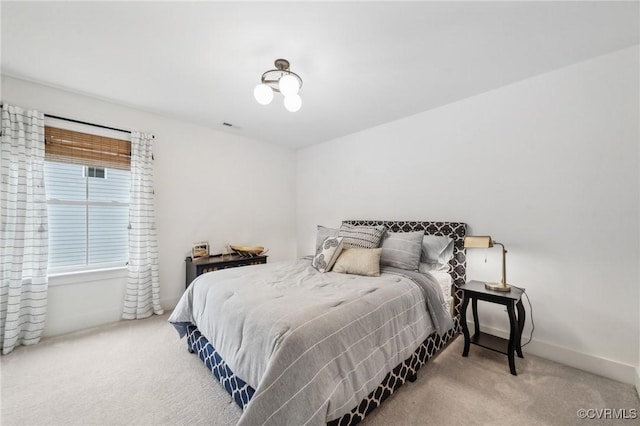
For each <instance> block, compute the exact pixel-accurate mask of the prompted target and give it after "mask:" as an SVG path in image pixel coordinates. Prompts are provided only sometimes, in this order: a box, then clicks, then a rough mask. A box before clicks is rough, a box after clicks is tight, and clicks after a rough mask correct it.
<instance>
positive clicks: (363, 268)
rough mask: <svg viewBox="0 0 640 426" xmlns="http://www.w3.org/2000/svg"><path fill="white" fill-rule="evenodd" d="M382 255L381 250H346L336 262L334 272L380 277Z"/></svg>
mask: <svg viewBox="0 0 640 426" xmlns="http://www.w3.org/2000/svg"><path fill="white" fill-rule="evenodd" d="M381 254H382V249H381V248H376V249H361V248H350V249H347V248H346V249H344V250H342V254H341V255H340V256H339V257H338V260H336V264H335V265H334V266H333V272H339V273H341V274H354V275H364V276H367V277H379V276H380V255H381Z"/></svg>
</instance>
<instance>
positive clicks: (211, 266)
mask: <svg viewBox="0 0 640 426" xmlns="http://www.w3.org/2000/svg"><path fill="white" fill-rule="evenodd" d="M184 261H185V262H186V263H187V280H186V285H185V287H189V284H191V281H193V280H194V279H195V278H196V277H197V276H198V275H202V274H204V273H205V272H211V271H217V270H219V269H227V268H237V267H238V266H247V265H261V264H263V263H267V256H254V257H242V256H240V255H237V254H225V255H224V256H223V255H221V254H217V255H214V256H206V257H201V258H197V259H195V260H194V259H191V257H187V258H186V259H185V260H184Z"/></svg>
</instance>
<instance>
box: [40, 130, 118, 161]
mask: <svg viewBox="0 0 640 426" xmlns="http://www.w3.org/2000/svg"><path fill="white" fill-rule="evenodd" d="M44 139H45V142H46V146H45V159H46V160H48V161H57V162H61V163H73V164H82V165H85V166H92V167H107V168H112V169H125V170H129V169H130V167H131V142H129V141H126V140H123V139H115V138H109V137H105V136H97V135H91V134H88V133H82V132H77V131H74V130H65V129H59V128H57V127H50V126H45V129H44Z"/></svg>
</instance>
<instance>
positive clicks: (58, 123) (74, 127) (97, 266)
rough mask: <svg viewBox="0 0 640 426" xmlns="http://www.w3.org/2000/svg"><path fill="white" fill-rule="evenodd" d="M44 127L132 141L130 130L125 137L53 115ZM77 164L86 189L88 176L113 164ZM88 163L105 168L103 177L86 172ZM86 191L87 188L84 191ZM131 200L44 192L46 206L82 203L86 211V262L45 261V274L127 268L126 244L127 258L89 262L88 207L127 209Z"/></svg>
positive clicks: (80, 272)
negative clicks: (53, 263)
mask: <svg viewBox="0 0 640 426" xmlns="http://www.w3.org/2000/svg"><path fill="white" fill-rule="evenodd" d="M45 127H57V128H60V129H65V130H70V131H74V132H81V133H88V134H92V135H96V136H103V137H107V138H114V139H121V140H127V141H129V142H130V141H131V135H130V134H125V135H126V137H124V136H123V133H122V132H116V131H112V130H108V129H101V128H94V127H92V126H88V125H84V124H79V123H73V122H66V121H64V120H59V119H54V118H49V117H45ZM46 162H54V163H55V162H62V163H64V162H63V161H59V160H56V159H46V158H45V163H46ZM75 164H78V165H80V166H82V167H83V178H84V179H85V181H86V188H87V191H88V188H89V179H108V175H109V171H108V170H107V169H109V168H113V167H109V166H108V165H91V164H82V163H81V162H80V161H79V162H77V163H75ZM90 167H93V168H104V169H105V177H104V178H98V177H95V176H89V173H88V170H89V168H90ZM118 169H119V170H123V168H122V167H118ZM126 170H127V171H128V172H129V173H131V168H130V166H129V168H127V169H126ZM46 186H47V181H46V180H45V187H46ZM87 193H88V192H87ZM130 204H131V202H130V200H129V201H127V202H123V201H115V200H110V201H99V200H90V199H88V196H87V198H86V199H84V200H63V199H59V198H49V195H48V194H47V207H48V206H50V205H70V206H71V205H75V206H85V207H86V209H85V212H86V213H85V214H86V218H87V220H86V221H85V235H86V237H85V241H86V244H87V246H86V250H87V254H86V255H85V259H86V262H87V263H86V264H84V265H73V266H58V267H53V268H52V267H49V265H47V275H48V276H49V277H59V276H66V275H75V274H82V273H94V272H103V271H117V270H123V269H126V266H127V263H128V258H129V253H128V247H127V255H126V258H127V260H126V261H124V262H123V261H122V260H119V261H113V262H102V263H88V261H89V257H88V250H89V232H88V230H89V226H90V222H89V217H88V216H89V208H90V207H91V206H97V207H101V206H126V207H127V210H129V207H130ZM128 219H129V213H127V220H128ZM51 249H52V247H51V246H49V252H50V253H51Z"/></svg>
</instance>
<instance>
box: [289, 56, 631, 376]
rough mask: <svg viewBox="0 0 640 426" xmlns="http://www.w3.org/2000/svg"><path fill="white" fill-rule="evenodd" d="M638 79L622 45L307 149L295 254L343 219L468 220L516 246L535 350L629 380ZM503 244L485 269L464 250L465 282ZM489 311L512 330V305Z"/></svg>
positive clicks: (475, 253) (302, 156)
mask: <svg viewBox="0 0 640 426" xmlns="http://www.w3.org/2000/svg"><path fill="white" fill-rule="evenodd" d="M469 72H473V71H472V70H470V71H469ZM637 76H638V50H637V48H631V49H626V50H622V51H618V52H615V53H612V54H609V55H606V56H603V57H599V58H595V59H593V60H590V61H587V62H584V63H580V64H576V65H573V66H570V67H567V68H563V69H560V70H557V71H555V72H551V73H547V74H543V75H540V76H538V77H535V78H531V79H528V80H525V81H522V82H519V83H516V84H513V85H510V86H507V87H503V88H500V89H497V90H494V91H491V92H488V93H484V94H481V95H478V96H475V97H472V98H468V99H465V100H462V101H460V102H456V103H453V104H450V105H447V106H444V107H441V108H438V109H435V110H431V111H427V112H424V113H421V114H418V115H415V116H411V117H408V118H404V119H401V120H398V121H394V122H391V123H388V124H385V125H382V126H379V127H375V128H371V129H368V130H365V131H362V132H359V133H356V134H352V135H349V136H346V137H343V138H339V139H336V140H333V141H330V142H327V143H324V144H321V145H317V146H313V147H310V148H307V149H304V150H301V151H299V152H298V176H297V178H298V200H297V202H298V224H297V228H298V233H297V235H298V253H299V254H305V253H310V252H311V251H312V249H313V241H314V235H315V226H316V224H324V225H327V226H338V225H339V224H340V221H341V220H342V219H360V218H364V219H387V220H392V219H414V220H453V221H463V222H466V223H467V224H468V225H469V230H468V231H469V234H470V235H474V234H475V235H491V236H493V237H494V239H495V240H497V241H499V242H502V243H504V244H505V245H506V248H507V250H508V251H509V253H508V255H507V274H508V280H509V282H511V283H513V284H515V285H518V286H522V287H526V288H527V293H528V294H529V295H530V297H531V301H532V304H533V314H534V319H535V324H536V328H535V334H534V341H533V342H532V344H531V345H530V346H527V347H526V350H528V351H530V353H536V354H539V355H541V356H543V357H547V358H550V359H556V360H558V361H560V362H563V363H566V364H569V365H574V366H577V367H579V368H583V369H587V370H590V371H594V372H596V373H599V374H602V375H606V376H609V377H613V378H616V379H618V380H622V381H625V382H628V383H632V382H633V376H634V366H635V365H637V363H638V336H639V324H638V310H639V294H638V282H639V272H638V259H639V256H640V252H639V249H638V245H639V239H638V235H639V232H640V230H639V214H640V213H639V193H640V191H639V182H638V179H637V176H638V167H639V158H638V139H639V135H638V114H639V108H638V77H637ZM424 96H429V94H428V93H425V94H424ZM498 252H499V250H498V249H496V250H495V251H493V252H489V253H488V263H487V264H486V265H485V264H484V263H483V262H484V250H480V249H478V250H468V251H467V253H468V260H469V264H468V278H470V279H480V280H493V281H495V280H499V276H500V270H499V269H500V266H499V265H500V263H499V262H500V260H499V257H498V256H497V255H498ZM525 306H526V302H525ZM481 308H482V309H481V310H480V318H481V323H482V325H483V326H484V327H485V328H488V329H490V330H494V331H496V332H498V333H499V334H503V335H506V333H507V331H506V330H508V329H507V325H508V322H507V319H506V314H505V313H504V312H503V311H502V310H501V309H499V308H497V307H495V306H486V305H485V306H482V307H481ZM526 308H527V311H529V308H528V306H526ZM530 330H531V323H530V322H528V323H527V326H526V328H525V336H524V339H525V340H524V341H526V339H527V337H528V335H529V333H530Z"/></svg>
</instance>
